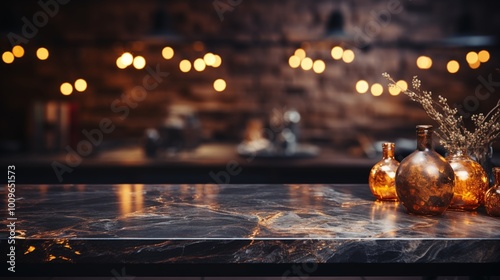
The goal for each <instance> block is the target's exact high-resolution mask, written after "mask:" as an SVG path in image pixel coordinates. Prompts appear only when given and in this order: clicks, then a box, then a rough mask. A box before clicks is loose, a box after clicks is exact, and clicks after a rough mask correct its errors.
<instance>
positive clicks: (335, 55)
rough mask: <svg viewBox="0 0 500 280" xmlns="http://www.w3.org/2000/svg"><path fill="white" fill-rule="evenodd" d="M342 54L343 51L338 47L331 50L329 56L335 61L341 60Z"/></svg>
mask: <svg viewBox="0 0 500 280" xmlns="http://www.w3.org/2000/svg"><path fill="white" fill-rule="evenodd" d="M343 53H344V49H342V47H340V46H335V47H333V48H332V51H331V53H330V54H331V55H332V58H333V59H335V60H339V59H341V58H342V54H343Z"/></svg>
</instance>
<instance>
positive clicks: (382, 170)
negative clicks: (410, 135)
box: [368, 142, 399, 201]
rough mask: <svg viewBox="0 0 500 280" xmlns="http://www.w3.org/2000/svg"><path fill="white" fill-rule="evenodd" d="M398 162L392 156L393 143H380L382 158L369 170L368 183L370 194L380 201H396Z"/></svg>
mask: <svg viewBox="0 0 500 280" xmlns="http://www.w3.org/2000/svg"><path fill="white" fill-rule="evenodd" d="M398 167H399V162H398V161H397V160H396V159H395V158H394V143H390V142H386V143H382V160H380V161H379V162H377V163H376V164H375V165H374V166H373V167H372V169H371V170H370V175H369V176H368V185H369V186H370V190H371V192H372V194H373V195H374V196H375V197H376V198H377V199H378V200H382V201H397V200H398V196H397V194H396V184H395V178H396V170H397V169H398Z"/></svg>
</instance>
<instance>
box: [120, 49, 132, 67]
mask: <svg viewBox="0 0 500 280" xmlns="http://www.w3.org/2000/svg"><path fill="white" fill-rule="evenodd" d="M121 59H122V63H123V65H125V66H129V65H131V64H132V63H133V62H134V57H133V56H132V54H131V53H129V52H126V53H123V54H122V56H121Z"/></svg>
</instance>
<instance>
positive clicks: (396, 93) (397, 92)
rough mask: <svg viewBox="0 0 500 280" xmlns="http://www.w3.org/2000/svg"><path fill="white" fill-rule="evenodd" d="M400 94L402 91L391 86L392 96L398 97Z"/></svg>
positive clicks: (390, 92)
mask: <svg viewBox="0 0 500 280" xmlns="http://www.w3.org/2000/svg"><path fill="white" fill-rule="evenodd" d="M399 93H401V90H400V89H399V88H398V87H397V86H395V85H390V86H389V94H390V95H392V96H397V95H399Z"/></svg>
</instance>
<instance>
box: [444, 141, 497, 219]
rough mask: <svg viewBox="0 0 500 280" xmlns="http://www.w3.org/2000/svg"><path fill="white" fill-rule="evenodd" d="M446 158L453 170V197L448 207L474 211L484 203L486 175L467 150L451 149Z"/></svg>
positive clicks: (486, 187)
mask: <svg viewBox="0 0 500 280" xmlns="http://www.w3.org/2000/svg"><path fill="white" fill-rule="evenodd" d="M446 160H447V161H448V163H449V164H450V165H451V168H453V171H454V172H455V186H454V188H453V199H452V200H451V204H450V207H449V209H452V210H464V211H474V210H476V209H477V208H478V207H479V206H480V205H482V204H483V203H484V194H485V193H486V191H487V190H488V187H489V183H488V175H487V174H486V172H485V171H484V169H483V167H482V166H481V165H480V164H479V163H478V162H476V161H474V160H473V159H472V158H470V157H469V156H468V154H467V150H456V151H452V152H451V153H450V154H449V155H448V156H447V157H446Z"/></svg>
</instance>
